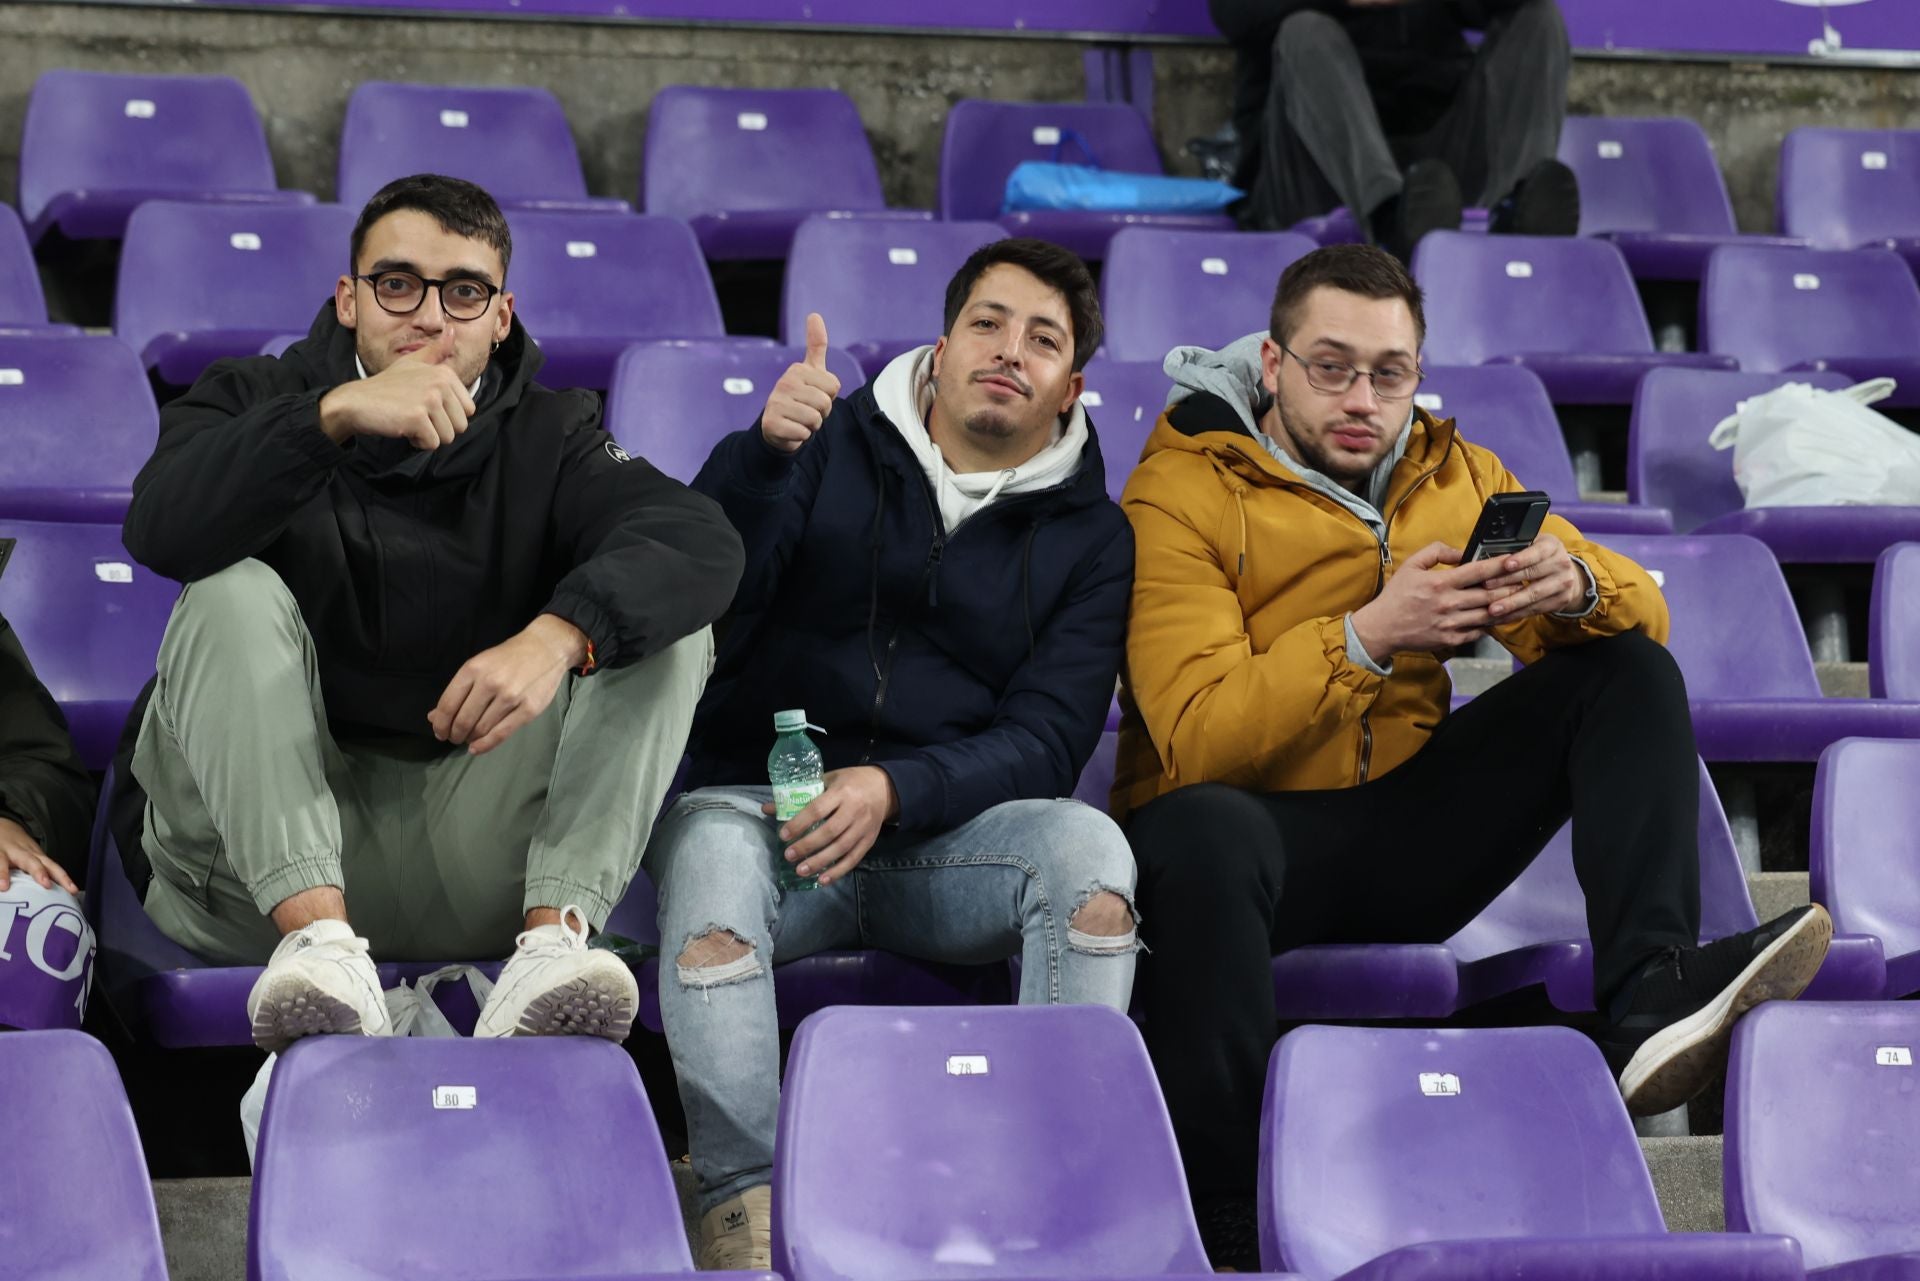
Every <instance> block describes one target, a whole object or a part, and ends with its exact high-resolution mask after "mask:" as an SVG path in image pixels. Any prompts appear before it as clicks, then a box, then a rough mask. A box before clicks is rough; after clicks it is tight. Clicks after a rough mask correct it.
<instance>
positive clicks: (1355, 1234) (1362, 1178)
mask: <svg viewBox="0 0 1920 1281" xmlns="http://www.w3.org/2000/svg"><path fill="white" fill-rule="evenodd" d="M1575 1154H1577V1155H1575ZM1259 1197H1260V1237H1261V1257H1262V1261H1263V1263H1264V1264H1265V1265H1266V1266H1267V1267H1269V1268H1274V1267H1285V1268H1288V1269H1291V1270H1293V1271H1297V1272H1301V1273H1304V1274H1306V1275H1307V1276H1309V1277H1314V1278H1332V1277H1336V1276H1339V1275H1340V1274H1342V1273H1344V1272H1347V1271H1349V1270H1351V1269H1353V1268H1356V1267H1359V1266H1360V1265H1361V1264H1363V1263H1366V1262H1367V1261H1368V1260H1370V1259H1373V1258H1377V1257H1378V1256H1380V1255H1383V1254H1386V1253H1387V1252H1389V1251H1391V1250H1395V1249H1398V1248H1400V1247H1402V1246H1407V1245H1412V1244H1415V1243H1418V1242H1425V1241H1445V1240H1449V1239H1455V1240H1457V1239H1462V1238H1502V1237H1556V1238H1566V1237H1598V1236H1633V1235H1652V1234H1662V1235H1663V1234H1664V1233H1665V1232H1666V1224H1665V1222H1664V1221H1663V1220H1662V1219H1661V1217H1660V1206H1659V1203H1658V1202H1657V1201H1655V1199H1654V1193H1653V1180H1652V1178H1651V1177H1650V1176H1649V1175H1648V1173H1647V1165H1646V1161H1645V1159H1644V1158H1643V1157H1642V1156H1641V1154H1640V1146H1639V1143H1638V1141H1637V1140H1636V1139H1635V1138H1634V1133H1633V1125H1632V1123H1631V1122H1630V1121H1628V1119H1627V1111H1626V1107H1625V1105H1624V1104H1623V1103H1622V1102H1621V1101H1620V1089H1619V1087H1618V1086H1616V1085H1615V1084H1614V1082H1613V1076H1612V1074H1611V1073H1609V1072H1608V1071H1607V1065H1606V1061H1605V1060H1604V1059H1602V1058H1601V1057H1600V1051H1599V1050H1598V1049H1596V1048H1595V1047H1594V1044H1593V1042H1592V1041H1590V1040H1588V1039H1587V1038H1586V1037H1584V1036H1582V1035H1580V1034H1579V1033H1578V1032H1574V1031H1571V1030H1569V1029H1567V1028H1557V1027H1540V1028H1476V1029H1466V1030H1446V1031H1441V1030H1423V1029H1400V1028H1336V1027H1303V1028H1298V1029H1296V1030H1294V1031H1292V1032H1289V1033H1288V1034H1287V1035H1286V1036H1284V1037H1282V1038H1281V1040H1280V1044H1279V1045H1278V1046H1276V1047H1275V1049H1274V1052H1273V1059H1272V1062H1271V1064H1270V1065H1269V1070H1268V1073H1267V1093H1266V1106H1265V1108H1264V1111H1263V1115H1262V1120H1261V1143H1260V1190H1259ZM1543 1275H1544V1274H1543Z"/></svg>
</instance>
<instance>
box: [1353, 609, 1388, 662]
mask: <svg viewBox="0 0 1920 1281" xmlns="http://www.w3.org/2000/svg"><path fill="white" fill-rule="evenodd" d="M1346 633H1347V661H1348V662H1349V663H1352V664H1353V665H1354V666H1355V667H1360V668H1364V669H1365V670H1367V671H1369V672H1372V673H1373V674H1374V675H1375V676H1391V675H1393V660H1392V659H1391V658H1389V659H1388V660H1387V662H1386V666H1384V667H1383V666H1381V665H1380V664H1379V663H1376V662H1374V661H1373V655H1372V654H1369V653H1367V647H1366V646H1365V645H1362V644H1361V643H1360V633H1359V632H1357V631H1355V630H1354V628H1353V615H1352V614H1351V613H1349V614H1348V615H1347V622H1346Z"/></svg>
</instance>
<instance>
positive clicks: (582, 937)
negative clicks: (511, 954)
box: [513, 903, 587, 953]
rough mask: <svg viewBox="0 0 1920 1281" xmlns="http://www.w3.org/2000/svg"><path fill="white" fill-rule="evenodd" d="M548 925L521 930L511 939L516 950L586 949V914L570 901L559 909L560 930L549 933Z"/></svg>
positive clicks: (579, 950) (572, 950)
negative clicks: (555, 932)
mask: <svg viewBox="0 0 1920 1281" xmlns="http://www.w3.org/2000/svg"><path fill="white" fill-rule="evenodd" d="M549 928H551V927H549V926H545V925H542V926H540V927H538V928H536V929H531V930H523V931H521V933H520V934H519V936H518V937H516V938H515V939H514V940H513V948H514V951H515V952H516V953H518V952H535V951H539V952H584V951H586V949H587V914H586V913H585V912H582V911H581V910H580V909H579V908H578V907H577V906H575V905H574V904H572V903H569V904H567V905H566V906H565V907H563V908H561V909H560V931H559V933H558V934H549V933H545V932H544V931H546V930H548V929H549Z"/></svg>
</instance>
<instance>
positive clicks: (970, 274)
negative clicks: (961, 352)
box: [941, 237, 1106, 372]
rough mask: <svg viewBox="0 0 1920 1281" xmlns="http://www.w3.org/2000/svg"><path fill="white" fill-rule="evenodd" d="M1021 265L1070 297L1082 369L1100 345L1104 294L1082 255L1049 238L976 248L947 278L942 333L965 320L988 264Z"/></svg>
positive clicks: (1075, 352) (1076, 362) (1078, 363)
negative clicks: (962, 313) (1097, 285)
mask: <svg viewBox="0 0 1920 1281" xmlns="http://www.w3.org/2000/svg"><path fill="white" fill-rule="evenodd" d="M1003 263H1004V264H1006V265H1007V266H1009V267H1018V268H1020V269H1021V270H1022V271H1024V272H1026V273H1027V274H1028V275H1030V276H1034V277H1036V278H1037V279H1039V281H1040V282H1041V283H1042V284H1044V285H1046V286H1048V287H1049V288H1051V289H1054V290H1056V291H1057V292H1059V293H1060V294H1061V295H1062V296H1063V297H1065V298H1066V300H1067V315H1069V316H1070V317H1072V318H1073V367H1074V370H1075V371H1076V372H1077V371H1079V370H1082V369H1085V368H1086V367H1087V361H1088V360H1090V359H1092V357H1093V353H1094V352H1096V351H1098V350H1099V349H1100V338H1101V336H1102V334H1104V333H1105V332H1106V325H1105V323H1104V322H1103V321H1102V320H1101V319H1100V294H1099V291H1098V290H1096V289H1095V288H1094V287H1093V273H1092V272H1090V271H1088V270H1087V264H1086V263H1084V262H1081V261H1080V256H1079V255H1078V254H1075V253H1072V252H1069V251H1068V250H1065V249H1062V248H1061V247H1060V246H1059V245H1056V244H1052V243H1050V242H1048V241H1045V240H1034V239H1031V238H1026V237H1016V238H1014V239H1011V240H996V241H994V242H993V243H992V244H990V245H984V246H982V247H981V248H979V249H976V250H974V251H973V256H972V257H971V258H969V259H967V260H966V262H964V263H962V264H961V266H960V270H959V271H957V272H955V273H954V276H953V279H952V280H950V281H948V282H947V314H946V319H945V322H944V323H943V324H942V325H941V332H942V333H946V334H951V333H952V332H953V322H954V321H956V320H958V319H960V312H961V311H962V310H963V309H964V308H965V307H966V305H967V299H968V298H971V297H972V296H973V287H974V286H975V285H977V284H979V283H980V277H982V276H984V275H986V274H987V271H988V269H990V268H993V267H998V266H1000V265H1001V264H1003Z"/></svg>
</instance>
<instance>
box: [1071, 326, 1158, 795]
mask: <svg viewBox="0 0 1920 1281" xmlns="http://www.w3.org/2000/svg"><path fill="white" fill-rule="evenodd" d="M1086 373H1087V387H1086V390H1085V391H1083V392H1081V393H1080V403H1081V404H1082V405H1083V406H1085V407H1086V411H1087V417H1088V418H1090V419H1092V420H1093V430H1094V433H1095V434H1096V435H1097V436H1098V437H1099V439H1100V458H1101V460H1102V461H1103V462H1105V463H1106V465H1107V494H1108V495H1109V496H1110V497H1111V498H1112V499H1113V500H1114V501H1115V502H1119V501H1120V491H1121V490H1123V489H1125V488H1126V485H1127V477H1128V476H1130V475H1132V474H1133V468H1134V465H1135V464H1136V463H1138V462H1139V461H1140V451H1141V450H1142V449H1144V448H1145V447H1146V443H1147V437H1148V436H1151V435H1152V434H1153V428H1154V424H1156V423H1158V422H1159V421H1160V415H1161V414H1162V413H1163V412H1165V410H1166V407H1167V393H1168V392H1169V391H1171V390H1173V380H1172V379H1171V378H1168V377H1167V372H1166V370H1165V369H1163V368H1161V366H1160V362H1159V361H1157V360H1140V361H1126V360H1108V359H1107V358H1106V357H1105V356H1104V355H1097V356H1095V357H1094V358H1093V360H1092V361H1090V362H1088V364H1087V370H1086ZM1106 803H1107V802H1106V797H1105V796H1102V797H1101V798H1100V808H1101V809H1105V808H1106Z"/></svg>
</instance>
